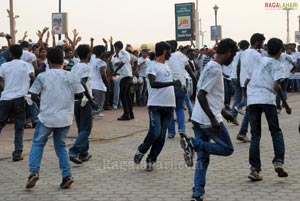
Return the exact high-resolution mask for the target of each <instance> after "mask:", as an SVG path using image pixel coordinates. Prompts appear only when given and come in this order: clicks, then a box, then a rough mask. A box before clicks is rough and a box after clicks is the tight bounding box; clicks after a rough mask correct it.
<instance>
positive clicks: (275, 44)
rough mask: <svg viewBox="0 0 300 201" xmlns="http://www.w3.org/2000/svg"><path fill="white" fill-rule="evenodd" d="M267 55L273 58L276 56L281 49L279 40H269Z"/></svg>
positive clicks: (281, 44)
mask: <svg viewBox="0 0 300 201" xmlns="http://www.w3.org/2000/svg"><path fill="white" fill-rule="evenodd" d="M267 46H268V54H269V55H270V56H275V55H276V54H278V53H279V52H280V51H281V50H282V48H283V42H282V40H280V39H279V38H271V39H270V40H269V41H268V43H267Z"/></svg>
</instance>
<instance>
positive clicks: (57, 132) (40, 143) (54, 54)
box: [26, 47, 84, 188]
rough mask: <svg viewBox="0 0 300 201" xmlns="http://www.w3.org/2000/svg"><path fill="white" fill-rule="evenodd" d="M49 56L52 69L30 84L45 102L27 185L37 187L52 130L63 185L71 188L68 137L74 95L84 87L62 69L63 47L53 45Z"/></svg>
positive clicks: (30, 159)
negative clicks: (45, 149)
mask: <svg viewBox="0 0 300 201" xmlns="http://www.w3.org/2000/svg"><path fill="white" fill-rule="evenodd" d="M47 59H48V62H49V66H50V69H49V70H47V71H45V72H42V73H40V74H39V75H38V77H37V79H36V80H35V81H34V83H33V84H32V86H31V88H30V92H31V93H33V94H41V104H40V113H39V116H38V118H39V122H38V123H37V126H36V128H35V132H34V136H33V139H32V146H31V150H30V155H29V169H30V175H29V177H28V181H27V184H26V188H32V187H34V186H35V184H36V182H37V180H38V179H39V171H40V166H41V160H42V156H43V152H44V147H45V145H46V143H47V140H48V136H49V135H50V134H51V133H53V143H54V148H55V152H56V155H57V157H58V159H59V167H60V169H61V172H62V178H63V179H62V182H61V184H60V186H61V187H62V188H69V187H70V186H71V184H72V183H73V177H72V175H71V166H70V163H69V154H68V149H67V146H66V140H67V135H68V132H69V129H70V126H71V125H72V122H73V114H74V95H75V94H78V93H82V92H83V91H84V89H83V87H82V86H81V85H80V81H79V80H78V79H77V78H76V77H75V76H74V75H72V74H71V73H70V72H67V71H65V70H63V69H62V66H63V62H64V57H63V51H62V50H61V49H60V48H57V47H56V48H50V49H49V50H48V53H47Z"/></svg>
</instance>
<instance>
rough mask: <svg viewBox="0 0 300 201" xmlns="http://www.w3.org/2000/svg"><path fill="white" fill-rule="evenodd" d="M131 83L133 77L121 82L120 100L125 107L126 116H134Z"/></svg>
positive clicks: (125, 78) (123, 79)
mask: <svg viewBox="0 0 300 201" xmlns="http://www.w3.org/2000/svg"><path fill="white" fill-rule="evenodd" d="M130 81H131V77H124V78H122V79H121V81H120V99H121V102H122V105H123V110H124V115H130V114H133V111H132V102H131V98H130Z"/></svg>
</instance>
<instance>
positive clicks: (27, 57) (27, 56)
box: [21, 50, 36, 64]
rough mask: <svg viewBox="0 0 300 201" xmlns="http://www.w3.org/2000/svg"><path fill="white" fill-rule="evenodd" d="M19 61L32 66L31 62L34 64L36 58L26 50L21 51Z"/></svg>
mask: <svg viewBox="0 0 300 201" xmlns="http://www.w3.org/2000/svg"><path fill="white" fill-rule="evenodd" d="M21 60H23V61H25V62H27V63H30V64H32V62H34V61H35V60H36V56H35V54H33V53H31V52H29V51H27V50H23V53H22V56H21Z"/></svg>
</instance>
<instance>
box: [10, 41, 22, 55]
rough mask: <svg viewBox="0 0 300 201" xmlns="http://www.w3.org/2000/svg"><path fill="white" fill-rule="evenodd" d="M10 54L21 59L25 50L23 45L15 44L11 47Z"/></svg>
mask: <svg viewBox="0 0 300 201" xmlns="http://www.w3.org/2000/svg"><path fill="white" fill-rule="evenodd" d="M9 52H10V54H11V56H12V57H14V58H16V59H19V58H21V56H22V54H23V49H22V47H21V45H18V44H15V45H12V46H10V48H9Z"/></svg>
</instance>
